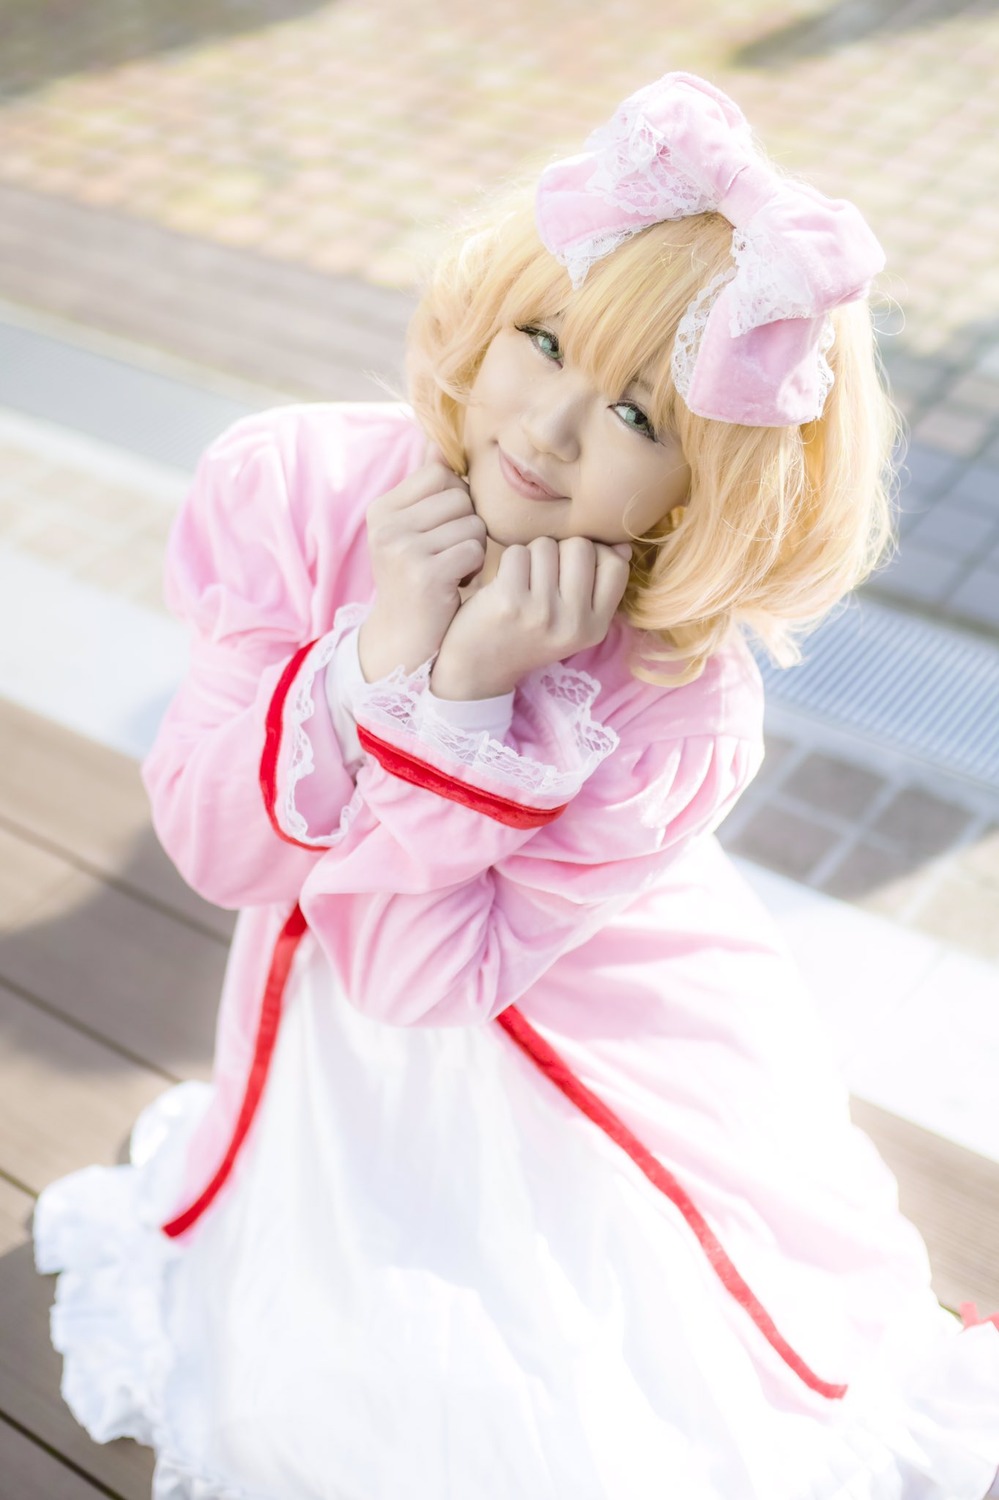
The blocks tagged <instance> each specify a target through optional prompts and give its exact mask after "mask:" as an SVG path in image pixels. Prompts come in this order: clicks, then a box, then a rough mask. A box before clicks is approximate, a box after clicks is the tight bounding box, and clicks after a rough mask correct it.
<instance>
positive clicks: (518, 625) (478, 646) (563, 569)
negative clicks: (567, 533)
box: [430, 536, 631, 698]
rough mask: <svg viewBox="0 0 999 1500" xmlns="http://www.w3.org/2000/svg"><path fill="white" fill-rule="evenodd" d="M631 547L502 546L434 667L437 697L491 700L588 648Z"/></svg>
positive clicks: (573, 542) (602, 624) (619, 589)
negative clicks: (488, 580) (487, 579)
mask: <svg viewBox="0 0 999 1500" xmlns="http://www.w3.org/2000/svg"><path fill="white" fill-rule="evenodd" d="M630 559H631V548H630V546H628V545H627V544H626V543H620V544H618V545H617V546H614V547H611V546H608V545H607V544H605V543H603V542H591V541H590V540H588V538H586V537H579V536H574V537H569V538H567V539H566V540H565V541H562V542H556V541H555V540H554V539H553V538H552V537H548V536H543V537H536V538H535V539H534V541H532V542H529V543H528V545H527V546H526V547H522V546H511V547H507V548H506V550H505V551H504V553H503V556H502V557H501V558H500V564H499V568H498V570H497V573H496V577H495V578H494V579H493V580H492V582H491V583H487V584H486V585H485V586H484V587H482V588H480V589H479V590H478V592H477V593H475V594H473V595H472V597H471V598H470V599H466V601H465V603H464V604H463V605H462V606H461V608H460V609H459V610H458V612H457V614H456V615H455V617H454V619H453V620H452V622H451V625H450V627H449V629H448V632H447V634H446V636H445V637H444V640H443V643H442V645H441V649H440V654H439V655H438V657H437V660H436V662H435V663H434V669H433V672H432V674H431V677H430V686H431V689H432V690H433V692H434V693H435V694H436V695H437V697H439V698H492V697H495V696H497V695H498V694H500V693H508V692H510V691H511V690H512V689H513V688H515V687H516V685H517V683H518V682H519V681H520V679H521V678H522V677H523V676H524V675H525V673H527V672H530V671H532V670H533V669H534V668H535V667H544V666H548V665H549V664H550V663H551V662H555V661H562V660H564V658H565V657H567V656H571V655H572V654H573V653H574V652H576V651H581V650H582V649H583V648H584V647H585V646H595V645H597V644H598V643H599V642H600V641H602V640H603V638H604V636H605V635H606V634H607V631H608V629H609V628H610V622H611V619H612V618H613V615H614V611H615V610H616V609H617V606H618V605H619V604H620V602H621V597H622V595H623V594H624V590H625V586H626V585H627V582H628V571H629V563H630Z"/></svg>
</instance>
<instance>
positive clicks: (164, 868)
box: [0, 700, 235, 938]
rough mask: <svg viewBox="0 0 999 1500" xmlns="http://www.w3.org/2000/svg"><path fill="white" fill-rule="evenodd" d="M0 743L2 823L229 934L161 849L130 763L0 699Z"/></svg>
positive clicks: (226, 916)
mask: <svg viewBox="0 0 999 1500" xmlns="http://www.w3.org/2000/svg"><path fill="white" fill-rule="evenodd" d="M0 742H2V743H3V747H4V759H3V776H2V777H0V823H2V824H3V825H5V826H6V827H7V828H8V829H9V830H11V831H13V832H15V833H20V834H24V835H27V836H28V837H29V838H30V839H32V840H34V841H35V842H38V843H41V844H42V845H44V846H47V847H49V848H51V849H54V850H56V851H62V852H63V853H64V854H65V855H66V856H67V857H68V858H69V859H70V860H71V861H74V862H76V863H80V864H83V865H84V866H88V867H90V868H91V869H92V870H93V871H95V872H100V873H102V874H104V875H107V876H109V877H110V878H112V879H114V880H115V881H117V882H120V883H121V884H124V885H125V886H127V887H129V888H130V889H131V890H134V891H135V892H136V893H138V894H141V895H145V896H147V897H148V898H149V899H150V900H153V901H156V902H158V903H161V904H162V905H164V906H166V907H168V908H169V909H170V910H172V911H175V912H177V913H178V915H180V916H183V917H186V918H187V919H189V920H190V921H192V922H196V923H197V924H199V925H200V926H204V927H207V928H208V929H209V930H210V931H212V932H216V933H218V935H219V936H220V937H226V938H227V937H229V936H230V935H231V933H232V927H233V922H234V920H235V918H234V915H233V913H232V912H226V911H221V910H220V909H219V908H218V907H217V906H210V905H209V903H208V902H207V901H203V900H202V899H201V897H200V896H196V895H195V894H194V892H193V891H192V890H190V889H189V887H188V886H187V885H185V883H184V881H183V880H182V879H181V877H180V875H179V874H178V873H177V871H176V870H175V869H174V867H173V865H172V864H171V863H170V860H169V859H168V858H167V856H166V855H165V854H164V852H163V850H162V849H161V848H160V846H159V844H158V842H157V840H156V836H155V834H154V833H153V831H152V827H151V825H150V820H149V803H148V800H147V798H146V793H145V788H144V787H143V785H142V782H141V780H140V778H139V768H138V766H137V765H136V763H135V762H134V761H132V760H129V758H128V757H127V756H125V755H119V754H118V753H117V752H116V751H114V750H108V749H107V748H106V746H104V745H97V744H94V742H93V741H91V740H87V739H84V738H83V737H82V736H81V735H77V734H73V733H72V731H71V730H68V729H64V728H62V727H61V726H60V725H58V724H53V723H51V722H50V721H49V720H47V719H42V718H40V717H39V716H38V715H37V714H33V713H30V712H29V711H28V710H27V709H24V708H21V707H20V706H18V705H17V704H13V703H9V702H5V701H3V700H0ZM0 910H2V907H0Z"/></svg>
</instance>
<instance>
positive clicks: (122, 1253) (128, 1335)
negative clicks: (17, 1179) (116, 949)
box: [34, 1083, 278, 1500]
mask: <svg viewBox="0 0 999 1500" xmlns="http://www.w3.org/2000/svg"><path fill="white" fill-rule="evenodd" d="M210 1098H211V1089H210V1088H209V1087H208V1085H206V1084H200V1083H183V1084H180V1085H177V1086H176V1087H173V1088H171V1089H169V1090H167V1092H166V1093H164V1094H162V1095H161V1096H160V1097H159V1098H158V1099H156V1100H154V1102H153V1103H152V1104H151V1105H150V1106H149V1107H148V1108H147V1109H146V1110H144V1111H143V1113H142V1114H141V1115H140V1116H139V1119H138V1120H137V1122H136V1125H135V1128H134V1130H133V1132H132V1141H131V1152H130V1155H131V1163H132V1164H131V1165H129V1166H121V1167H85V1168H83V1170H82V1171H79V1172H74V1173H72V1174H71V1175H70V1176H68V1177H63V1178H61V1179H60V1180H59V1181H58V1182H53V1183H51V1184H50V1185H49V1186H48V1187H47V1188H46V1189H45V1190H44V1192H43V1193H42V1194H41V1196H40V1197H39V1199H38V1203H37V1205H36V1208H35V1217H34V1241H35V1264H36V1266H37V1268H38V1270H39V1271H41V1272H42V1273H43V1274H53V1273H57V1272H59V1273H61V1274H60V1275H59V1279H58V1282H57V1283H56V1297H55V1303H54V1305H53V1307H52V1314H51V1335H52V1344H53V1347H54V1348H55V1349H56V1350H57V1351H58V1353H60V1354H61V1355H62V1357H63V1372H62V1396H63V1400H64V1401H65V1402H66V1405H67V1406H68V1407H69V1409H70V1411H71V1412H72V1413H73V1415H74V1417H75V1418H76V1420H77V1421H78V1422H79V1423H80V1425H81V1427H83V1428H84V1429H85V1430H86V1431H87V1432H88V1433H89V1434H90V1436H91V1437H92V1438H93V1440H94V1441H95V1442H96V1443H108V1442H111V1441H113V1440H114V1439H115V1438H134V1439H135V1441H136V1442H139V1443H143V1444H145V1445H146V1446H147V1447H151V1448H153V1449H155V1451H156V1469H155V1473H154V1476H153V1488H152V1500H278V1497H276V1496H272V1495H264V1494H262V1493H260V1492H259V1491H255V1490H248V1489H246V1488H245V1486H243V1485H238V1484H232V1483H230V1482H229V1481H228V1480H226V1479H224V1478H223V1477H222V1476H219V1475H206V1474H205V1473H204V1471H203V1469H202V1468H199V1466H198V1464H197V1463H196V1462H195V1460H194V1458H193V1456H192V1455H190V1454H188V1453H186V1452H185V1451H184V1447H183V1443H182V1442H180V1441H179V1440H178V1437H177V1434H175V1433H174V1432H173V1431H172V1428H171V1425H170V1422H169V1418H168V1415H167V1413H166V1412H165V1410H164V1394H165V1391H166V1388H167V1382H168V1380H169V1376H170V1370H171V1368H172V1365H173V1362H174V1358H175V1351H174V1349H173V1348H172V1345H171V1342H170V1339H169V1337H168V1334H167V1330H166V1326H165V1312H166V1307H167V1305H168V1301H169V1279H170V1275H171V1271H172V1268H173V1267H174V1265H175V1264H176V1262H177V1260H178V1258H179V1256H181V1255H182V1254H183V1251H182V1249H181V1248H180V1247H179V1246H178V1245H177V1244H176V1243H175V1242H174V1241H173V1240H170V1239H168V1238H167V1237H166V1236H165V1235H164V1234H162V1233H161V1232H160V1229H159V1224H160V1223H161V1222H162V1217H163V1213H162V1210H163V1209H164V1206H165V1205H167V1204H168V1203H169V1202H170V1201H171V1195H172V1193H173V1190H174V1189H175V1187H176V1183H177V1180H178V1175H177V1174H178V1169H179V1167H180V1163H181V1160H182V1156H183V1149H182V1148H183V1147H184V1146H186V1143H187V1140H188V1138H189V1136H190V1134H191V1132H192V1131H193V1129H194V1128H195V1126H196V1124H197V1123H198V1121H199V1120H200V1118H201V1116H202V1113H203V1110H204V1108H205V1107H206V1106H207V1104H208V1102H209V1100H210ZM167 1140H169V1142H170V1150H169V1151H168V1152H165V1153H161V1152H160V1150H159V1148H160V1146H162V1145H163V1144H164V1143H165V1142H166V1141H167Z"/></svg>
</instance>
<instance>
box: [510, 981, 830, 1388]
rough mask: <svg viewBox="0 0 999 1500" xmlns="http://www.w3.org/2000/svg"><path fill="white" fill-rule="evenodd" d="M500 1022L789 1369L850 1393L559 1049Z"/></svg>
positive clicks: (515, 1019) (516, 1019)
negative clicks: (648, 1186)
mask: <svg viewBox="0 0 999 1500" xmlns="http://www.w3.org/2000/svg"><path fill="white" fill-rule="evenodd" d="M496 1019H497V1020H498V1021H499V1024H500V1025H501V1026H502V1027H503V1029H504V1030H505V1031H506V1032H507V1034H508V1035H509V1036H510V1037H512V1039H513V1040H514V1041H515V1042H516V1043H517V1046H518V1047H520V1048H522V1049H523V1051H524V1052H526V1053H527V1055H528V1057H530V1059H531V1060H532V1062H534V1063H536V1064H537V1066H538V1067H539V1068H540V1069H541V1071H542V1072H543V1073H544V1074H546V1076H547V1077H548V1078H549V1079H550V1081H551V1082H552V1083H553V1084H554V1085H555V1087H556V1088H557V1089H561V1091H562V1093H563V1094H565V1095H566V1097H567V1098H568V1099H571V1100H572V1102H573V1104H575V1105H578V1107H579V1108H580V1109H581V1110H582V1111H583V1113H584V1114H585V1115H586V1116H588V1118H589V1119H591V1120H592V1121H593V1123H594V1124H595V1125H599V1127H600V1129H601V1130H603V1131H605V1132H606V1134H607V1135H609V1136H610V1138H611V1140H612V1141H615V1142H616V1143H617V1145H619V1146H620V1147H622V1149H623V1150H625V1151H627V1153H628V1155H629V1156H630V1157H631V1159H632V1161H633V1162H634V1163H635V1165H636V1166H637V1167H640V1168H641V1170H642V1171H643V1172H644V1173H645V1175H646V1177H648V1179H649V1181H650V1182H652V1183H653V1184H654V1185H655V1186H656V1187H657V1188H658V1189H659V1191H660V1192H661V1193H663V1194H664V1195H665V1196H666V1197H667V1198H668V1199H669V1200H670V1202H671V1203H673V1204H674V1205H675V1206H676V1207H677V1208H678V1209H679V1210H680V1212H681V1213H682V1214H683V1217H684V1218H685V1219H686V1221H687V1223H688V1224H689V1225H690V1227H691V1229H692V1230H693V1231H694V1234H695V1235H696V1236H697V1239H698V1242H699V1244H700V1246H701V1249H702V1250H703V1251H704V1253H705V1255H706V1256H707V1258H708V1260H709V1262H710V1264H711V1266H712V1268H713V1269H714V1270H715V1272H716V1273H717V1275H718V1277H719V1278H720V1280H721V1282H722V1285H723V1286H724V1287H725V1290H726V1291H728V1292H730V1293H731V1295H732V1296H733V1297H734V1298H735V1300H736V1301H737V1302H738V1303H739V1304H740V1305H741V1306H742V1307H744V1308H745V1310H746V1312H748V1314H749V1316H750V1317H751V1318H752V1320H753V1322H754V1323H755V1324H756V1326H757V1328H758V1329H759V1330H760V1332H761V1333H762V1334H763V1337H764V1338H765V1339H766V1340H767V1342H768V1343H769V1344H770V1345H771V1346H772V1348H774V1349H775V1350H776V1351H777V1353H778V1354H779V1355H780V1357H781V1359H782V1360H783V1361H784V1363H785V1364H787V1365H789V1366H790V1368H791V1369H792V1370H793V1371H794V1373H795V1374H796V1375H797V1376H799V1377H800V1378H801V1379H802V1380H803V1381H804V1383H805V1384H806V1385H807V1386H808V1387H809V1388H810V1389H811V1390H813V1391H816V1392H817V1393H818V1394H819V1395H820V1396H828V1397H829V1398H830V1400H838V1399H840V1398H841V1397H843V1396H845V1395H846V1390H847V1388H846V1386H845V1385H833V1384H830V1382H829V1381H826V1380H820V1379H819V1377H818V1376H817V1375H815V1374H814V1373H813V1372H812V1371H811V1370H810V1369H809V1367H808V1366H807V1365H806V1364H805V1362H804V1360H803V1359H802V1358H801V1357H800V1355H798V1354H795V1352H794V1350H793V1349H792V1348H791V1346H790V1344H789V1343H788V1342H787V1340H786V1339H785V1338H784V1337H783V1336H782V1335H781V1333H780V1332H779V1331H778V1329H777V1326H776V1324H775V1323H774V1321H773V1319H772V1318H771V1317H770V1314H769V1313H768V1312H767V1311H766V1309H765V1308H764V1306H763V1304H762V1303H761V1302H760V1301H759V1300H758V1299H757V1298H756V1297H755V1296H754V1295H753V1293H752V1291H750V1289H749V1287H748V1286H747V1285H746V1283H745V1281H743V1279H742V1277H741V1276H740V1275H739V1272H738V1271H737V1270H736V1268H735V1266H734V1265H733V1264H732V1262H731V1261H730V1260H729V1258H728V1256H727V1255H726V1253H725V1251H724V1249H723V1248H722V1245H721V1243H720V1242H719V1240H718V1238H717V1236H716V1235H715V1234H714V1232H713V1231H712V1230H711V1229H710V1228H709V1227H708V1224H707V1222H706V1221H705V1219H704V1216H703V1214H701V1212H700V1211H699V1209H697V1208H696V1207H695V1205H694V1203H693V1202H692V1201H691V1199H690V1197H689V1196H688V1194H687V1193H686V1192H685V1191H684V1189H683V1188H682V1187H681V1186H680V1184H679V1182H677V1180H676V1178H675V1177H674V1176H673V1174H672V1172H669V1171H667V1169H666V1168H665V1167H664V1166H663V1164H662V1163H661V1162H660V1161H658V1160H657V1159H656V1157H654V1156H653V1155H652V1153H651V1151H647V1150H646V1148H645V1147H644V1146H643V1145H642V1143H641V1141H639V1140H638V1138H637V1136H635V1135H633V1134H632V1132H631V1131H630V1130H629V1129H628V1127H627V1125H625V1123H624V1121H623V1120H621V1119H620V1118H619V1117H618V1116H617V1115H616V1114H614V1112H613V1110H610V1109H608V1107H607V1105H606V1104H604V1103H603V1102H602V1101H601V1100H600V1099H599V1098H598V1097H597V1095H596V1094H594V1093H593V1092H592V1090H590V1089H588V1088H587V1087H586V1085H585V1084H584V1083H583V1082H582V1080H581V1079H579V1078H577V1077H576V1075H575V1074H574V1073H573V1072H572V1071H571V1070H570V1069H569V1067H568V1066H567V1064H566V1063H565V1061H564V1060H563V1059H562V1058H561V1057H560V1056H559V1054H558V1053H557V1052H556V1051H555V1049H554V1048H553V1047H551V1046H549V1044H548V1043H547V1042H546V1041H545V1040H544V1038H543V1037H542V1036H540V1035H539V1033H538V1032H537V1031H535V1029H534V1027H533V1026H531V1025H530V1023H529V1022H528V1021H526V1020H525V1019H524V1017H523V1015H521V1013H520V1011H519V1010H517V1009H516V1007H515V1006H512V1005H511V1006H508V1007H507V1009H506V1010H504V1011H502V1012H501V1014H500V1015H499V1016H497V1018H496Z"/></svg>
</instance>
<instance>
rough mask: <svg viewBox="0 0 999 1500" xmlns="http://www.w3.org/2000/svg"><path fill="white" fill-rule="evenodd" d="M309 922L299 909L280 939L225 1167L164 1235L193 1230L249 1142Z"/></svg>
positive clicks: (221, 1167) (178, 1216)
mask: <svg viewBox="0 0 999 1500" xmlns="http://www.w3.org/2000/svg"><path fill="white" fill-rule="evenodd" d="M305 930H306V928H305V918H304V917H303V915H302V908H301V907H300V906H295V908H294V910H293V911H292V913H291V915H290V917H289V918H288V920H287V922H285V924H284V926H283V927H282V929H281V932H280V933H279V935H278V940H277V942H276V943H275V945H274V952H273V954H272V956H271V967H270V972H269V974H268V975H267V983H266V985H265V986H264V998H263V1003H262V1004H261V1007H260V1020H259V1021H258V1023H257V1040H256V1044H255V1046H254V1049H253V1062H252V1064H251V1066H250V1073H249V1077H248V1078H247V1080H246V1090H245V1092H244V1094H243V1103H242V1106H241V1107H240V1111H239V1116H238V1118H237V1120H236V1128H235V1130H234V1131H233V1133H232V1138H231V1140H230V1141H229V1146H228V1149H227V1151H226V1153H225V1156H224V1157H223V1158H222V1163H221V1165H220V1166H219V1168H218V1171H217V1172H216V1173H215V1175H214V1177H213V1178H212V1179H211V1181H210V1182H209V1184H208V1186H207V1187H206V1188H205V1189H204V1191H203V1192H201V1193H200V1194H199V1195H198V1197H197V1198H195V1200H194V1202H193V1203H192V1204H191V1205H190V1207H188V1208H186V1209H185V1210H184V1212H183V1213H181V1214H178V1215H177V1216H176V1217H175V1218H173V1219H171V1220H170V1221H169V1223H167V1224H164V1225H163V1226H162V1227H163V1233H164V1234H166V1235H169V1236H170V1237H171V1239H173V1238H176V1236H177V1235H179V1234H183V1233H184V1230H185V1229H190V1227H191V1225H192V1224H194V1223H195V1222H196V1221H197V1220H198V1219H200V1218H201V1215H202V1214H203V1213H204V1211H205V1209H206V1208H207V1207H208V1206H209V1204H210V1203H211V1202H212V1200H213V1199H214V1197H215V1195H216V1194H217V1193H218V1191H219V1189H220V1188H221V1187H222V1185H223V1183H224V1182H225V1181H226V1178H227V1177H228V1176H229V1173H230V1172H231V1171H232V1169H233V1166H234V1164H235V1161H236V1157H237V1156H238V1155H239V1150H240V1147H241V1146H242V1144H243V1141H244V1140H245V1139H246V1135H247V1132H248V1131H249V1129H250V1126H251V1125H252V1123H253V1117H254V1115H255V1114H256V1112H257V1106H258V1105H259V1103H260V1097H261V1095H262V1094H263V1091H264V1084H265V1083H266V1081H267V1072H268V1069H269V1068H270V1063H271V1055H272V1053H273V1051H274V1043H275V1041H276V1040H277V1030H278V1022H279V1021H280V1019H281V1002H282V1000H283V999H284V991H285V986H286V985H287V983H288V975H289V973H290V972H291V961H292V959H293V958H294V956H295V951H296V949H297V948H298V945H299V943H300V942H301V940H302V935H303V934H304V932H305Z"/></svg>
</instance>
